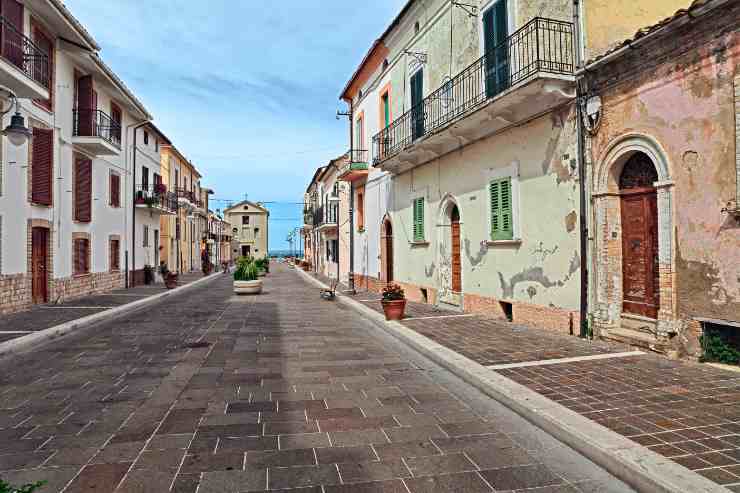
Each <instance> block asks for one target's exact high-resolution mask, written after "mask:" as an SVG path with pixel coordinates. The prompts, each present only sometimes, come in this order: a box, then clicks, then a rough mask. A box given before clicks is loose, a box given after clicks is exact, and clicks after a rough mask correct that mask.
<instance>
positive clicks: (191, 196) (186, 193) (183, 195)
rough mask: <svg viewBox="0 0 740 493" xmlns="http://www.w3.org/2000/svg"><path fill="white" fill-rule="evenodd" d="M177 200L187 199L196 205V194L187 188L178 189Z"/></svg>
mask: <svg viewBox="0 0 740 493" xmlns="http://www.w3.org/2000/svg"><path fill="white" fill-rule="evenodd" d="M177 198H178V199H185V200H187V201H188V202H190V203H191V204H195V192H193V191H192V190H189V189H187V188H178V189H177Z"/></svg>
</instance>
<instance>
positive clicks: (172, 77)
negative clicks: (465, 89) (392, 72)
mask: <svg viewBox="0 0 740 493" xmlns="http://www.w3.org/2000/svg"><path fill="white" fill-rule="evenodd" d="M65 3H66V5H67V7H68V8H69V9H70V10H71V11H72V13H73V14H74V15H75V17H77V18H78V19H79V20H80V21H81V22H82V24H83V25H84V26H85V27H86V28H87V29H88V31H90V33H91V34H92V35H93V37H94V38H95V39H96V40H97V41H98V44H100V46H101V57H102V58H103V59H104V60H105V61H106V63H108V65H110V66H111V67H112V68H113V70H114V71H115V72H116V73H117V74H118V75H119V76H120V77H121V78H122V79H123V80H124V82H125V83H126V85H128V86H129V87H130V88H131V89H132V90H133V92H134V93H135V94H136V95H137V96H138V97H139V99H140V100H142V101H143V102H144V104H145V105H146V107H147V109H148V110H149V112H150V113H151V114H153V115H154V119H155V123H156V124H157V126H158V127H159V128H160V129H161V130H162V131H163V132H164V133H165V134H166V135H167V136H168V137H169V138H170V140H172V142H173V143H174V144H175V145H176V146H177V148H178V149H179V150H180V151H181V152H182V153H183V154H184V155H185V156H186V157H188V158H190V159H191V160H192V161H193V163H195V165H196V167H197V168H198V169H199V171H201V173H202V174H203V176H204V179H203V181H202V184H203V186H206V187H209V188H213V189H214V190H215V191H216V193H215V195H213V196H212V198H213V199H215V201H214V202H212V203H211V209H214V210H215V209H217V208H221V209H223V208H225V206H226V205H227V202H226V201H228V200H231V201H234V202H236V201H239V200H243V199H244V198H245V196H246V197H248V199H249V200H252V201H262V202H267V203H268V208H269V209H270V211H271V218H272V220H271V223H270V249H271V250H276V249H286V248H287V247H288V244H287V242H286V237H287V235H288V232H289V231H290V230H292V229H293V228H295V227H299V226H300V225H301V223H302V222H303V220H302V212H303V211H302V205H301V204H300V202H301V201H302V200H303V192H304V191H305V188H306V186H307V185H308V181H309V180H310V179H311V176H312V175H313V172H314V170H315V169H316V168H317V167H319V166H321V165H324V164H326V163H327V162H328V161H329V160H330V159H332V158H335V157H337V156H339V155H341V154H343V153H344V152H345V151H346V150H347V147H348V145H349V144H348V137H347V135H348V133H347V132H348V122H347V120H346V119H340V120H337V119H336V112H337V110H342V111H344V110H346V106H345V104H344V103H343V102H341V101H339V94H340V92H341V90H342V89H343V88H344V85H345V84H346V82H347V81H348V80H349V78H350V77H351V75H352V73H353V72H354V71H355V69H356V68H357V65H358V64H359V63H360V61H361V60H362V58H363V56H364V55H365V53H366V52H367V50H368V49H369V48H370V45H371V44H372V42H373V40H375V39H376V38H377V37H378V36H379V35H380V34H381V33H382V32H383V31H384V30H385V28H386V27H387V26H388V24H390V22H391V20H392V19H393V18H394V17H395V15H396V14H397V13H398V12H399V11H400V9H401V7H402V6H403V3H405V0H373V1H372V2H366V3H363V4H362V8H357V4H355V3H353V2H348V1H347V0H317V1H313V2H312V1H309V2H298V1H296V0H285V1H282V2H268V1H264V0H239V1H233V0H209V1H207V2H202V1H201V2H198V1H195V0H113V1H110V0H106V1H102V2H101V1H100V0H66V1H65Z"/></svg>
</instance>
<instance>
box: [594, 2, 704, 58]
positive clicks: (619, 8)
mask: <svg viewBox="0 0 740 493" xmlns="http://www.w3.org/2000/svg"><path fill="white" fill-rule="evenodd" d="M584 5H585V7H584V8H583V18H584V24H585V29H584V31H585V36H584V37H585V46H586V47H587V53H586V59H590V58H593V57H595V56H597V55H599V54H600V53H604V52H605V51H607V50H609V49H610V48H613V47H614V46H615V45H616V44H617V43H619V42H621V41H622V40H625V39H628V38H631V37H632V36H634V34H635V33H636V32H637V31H638V30H639V29H642V28H643V27H646V26H650V25H653V24H656V23H658V22H659V21H661V20H663V19H665V18H667V17H670V16H671V15H673V14H674V13H675V12H676V11H677V10H679V9H685V8H687V7H688V6H689V5H691V0H649V1H647V2H635V1H634V0H585V4H584Z"/></svg>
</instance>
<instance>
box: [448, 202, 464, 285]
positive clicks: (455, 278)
mask: <svg viewBox="0 0 740 493" xmlns="http://www.w3.org/2000/svg"><path fill="white" fill-rule="evenodd" d="M450 225H451V230H452V291H453V292H454V293H461V292H462V262H461V259H460V213H459V211H458V209H457V206H455V207H454V208H453V209H452V217H451V224H450Z"/></svg>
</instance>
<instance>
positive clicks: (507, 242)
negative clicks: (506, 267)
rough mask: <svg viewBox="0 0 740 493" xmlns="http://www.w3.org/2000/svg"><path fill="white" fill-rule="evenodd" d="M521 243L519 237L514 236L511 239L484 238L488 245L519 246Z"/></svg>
mask: <svg viewBox="0 0 740 493" xmlns="http://www.w3.org/2000/svg"><path fill="white" fill-rule="evenodd" d="M521 244H522V239H521V238H515V239H513V240H486V245H487V246H489V247H495V246H519V245H521Z"/></svg>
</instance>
